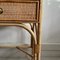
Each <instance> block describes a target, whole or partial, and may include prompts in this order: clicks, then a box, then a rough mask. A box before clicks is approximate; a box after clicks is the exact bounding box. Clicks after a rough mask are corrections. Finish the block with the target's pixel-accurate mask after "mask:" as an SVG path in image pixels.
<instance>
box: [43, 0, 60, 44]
mask: <svg viewBox="0 0 60 60" xmlns="http://www.w3.org/2000/svg"><path fill="white" fill-rule="evenodd" d="M43 12H44V13H43V21H42V43H51V44H53V43H55V44H57V43H58V44H59V43H60V0H43Z"/></svg>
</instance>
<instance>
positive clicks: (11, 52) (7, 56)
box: [0, 48, 28, 60]
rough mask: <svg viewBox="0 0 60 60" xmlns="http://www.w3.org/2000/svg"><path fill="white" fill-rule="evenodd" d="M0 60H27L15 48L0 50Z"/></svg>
mask: <svg viewBox="0 0 60 60" xmlns="http://www.w3.org/2000/svg"><path fill="white" fill-rule="evenodd" d="M0 60H28V58H27V56H26V55H25V54H24V53H23V52H21V51H19V50H17V49H16V48H0Z"/></svg>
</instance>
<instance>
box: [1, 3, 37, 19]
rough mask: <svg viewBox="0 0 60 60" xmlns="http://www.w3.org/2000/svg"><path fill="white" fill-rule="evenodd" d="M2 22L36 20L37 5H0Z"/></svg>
mask: <svg viewBox="0 0 60 60" xmlns="http://www.w3.org/2000/svg"><path fill="white" fill-rule="evenodd" d="M0 8H2V9H3V13H2V14H0V20H35V18H36V3H6V2H5V3H3V2H1V3H0Z"/></svg>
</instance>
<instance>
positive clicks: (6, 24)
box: [0, 23, 36, 44]
mask: <svg viewBox="0 0 60 60" xmlns="http://www.w3.org/2000/svg"><path fill="white" fill-rule="evenodd" d="M0 26H18V27H22V28H24V29H25V30H27V31H28V32H29V33H30V34H31V35H32V37H33V40H34V42H35V44H36V40H35V35H34V33H33V31H32V30H31V29H28V28H27V26H26V25H25V24H22V23H21V24H16V23H0Z"/></svg>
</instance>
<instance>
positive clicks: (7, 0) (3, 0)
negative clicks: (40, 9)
mask: <svg viewBox="0 0 60 60" xmlns="http://www.w3.org/2000/svg"><path fill="white" fill-rule="evenodd" d="M30 1H31V2H34V1H39V0H0V2H30Z"/></svg>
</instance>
